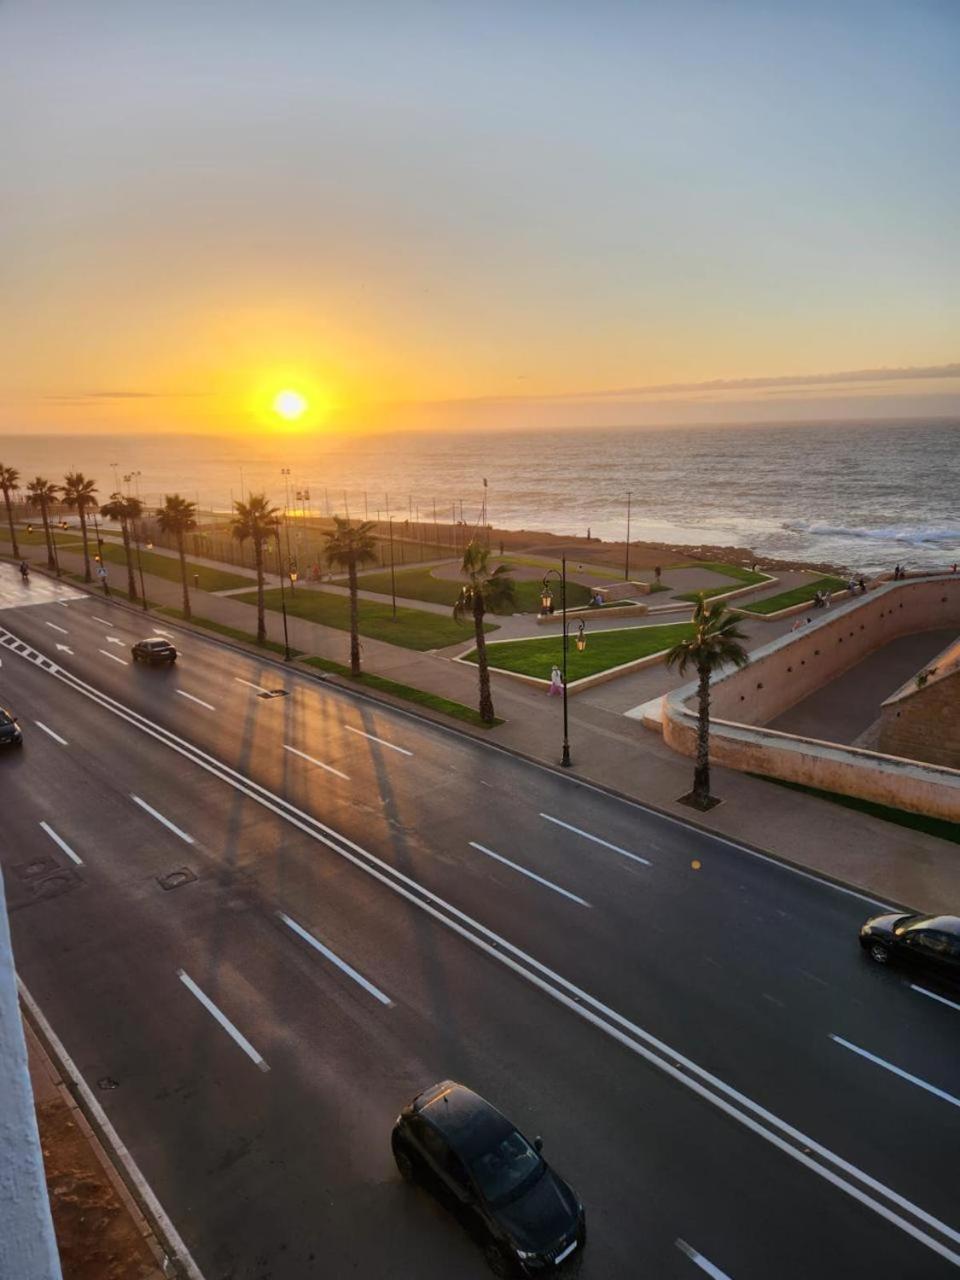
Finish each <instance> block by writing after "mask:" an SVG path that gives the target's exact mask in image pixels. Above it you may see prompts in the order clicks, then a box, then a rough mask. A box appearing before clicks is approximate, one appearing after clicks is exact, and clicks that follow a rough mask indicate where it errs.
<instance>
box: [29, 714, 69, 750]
mask: <svg viewBox="0 0 960 1280" xmlns="http://www.w3.org/2000/svg"><path fill="white" fill-rule="evenodd" d="M33 723H34V724H35V725H36V726H37V728H38V729H42V730H43V732H44V733H49V735H50V737H51V738H53V740H54V742H59V743H60V745H61V747H69V745H70V743H69V742H68V741H67V740H66V738H61V737H60V735H59V733H54V732H53V730H52V729H51V728H50V727H49V726H48V725H45V724H44V723H43V721H42V720H34V722H33Z"/></svg>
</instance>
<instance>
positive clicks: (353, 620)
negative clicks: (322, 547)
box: [323, 516, 377, 676]
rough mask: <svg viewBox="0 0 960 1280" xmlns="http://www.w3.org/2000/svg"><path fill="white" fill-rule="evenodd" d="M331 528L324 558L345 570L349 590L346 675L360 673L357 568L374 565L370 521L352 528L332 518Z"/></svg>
mask: <svg viewBox="0 0 960 1280" xmlns="http://www.w3.org/2000/svg"><path fill="white" fill-rule="evenodd" d="M333 519H334V524H335V527H334V529H333V531H332V532H331V533H325V534H324V535H323V536H324V537H325V538H326V540H327V549H326V557H327V560H328V562H329V563H330V564H335V565H336V566H337V568H338V569H346V571H347V582H348V584H349V587H350V674H351V675H352V676H358V675H359V674H360V606H359V604H358V603H357V566H358V565H363V564H376V563H377V551H376V546H377V543H376V539H375V538H374V537H373V529H374V522H373V521H372V520H362V521H361V522H360V524H356V525H353V524H351V523H350V521H349V520H345V519H344V518H343V516H334V517H333Z"/></svg>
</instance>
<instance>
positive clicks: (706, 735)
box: [693, 667, 710, 807]
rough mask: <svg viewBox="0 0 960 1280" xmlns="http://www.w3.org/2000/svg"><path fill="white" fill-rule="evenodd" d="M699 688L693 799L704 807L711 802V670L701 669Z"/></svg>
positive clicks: (707, 668)
mask: <svg viewBox="0 0 960 1280" xmlns="http://www.w3.org/2000/svg"><path fill="white" fill-rule="evenodd" d="M699 676H700V680H699V683H698V686H697V762H696V765H695V766H694V770H693V798H694V801H695V803H696V804H698V805H703V806H704V807H705V806H706V805H707V803H708V802H709V800H710V669H709V667H700V669H699Z"/></svg>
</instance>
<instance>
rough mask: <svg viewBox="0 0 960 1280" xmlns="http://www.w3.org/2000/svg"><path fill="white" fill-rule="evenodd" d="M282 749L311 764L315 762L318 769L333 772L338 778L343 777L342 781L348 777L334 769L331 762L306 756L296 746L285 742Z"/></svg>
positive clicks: (345, 780) (347, 779)
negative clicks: (326, 762) (327, 762)
mask: <svg viewBox="0 0 960 1280" xmlns="http://www.w3.org/2000/svg"><path fill="white" fill-rule="evenodd" d="M283 749H284V751H290V752H292V753H293V755H295V756H300V757H301V759H303V760H309V761H310V763H311V764H315V765H316V766H317V767H318V768H319V769H326V771H327V773H335V774H336V775H337V777H338V778H343V780H344V782H349V781H350V779H349V777H348V776H347V774H345V773H341V772H340V770H339V769H335V768H334V767H333V765H332V764H324V763H323V761H322V760H316V759H314V757H313V756H308V755H307V753H306V752H305V751H298V750H297V748H296V747H291V746H289V745H288V744H287V743H286V742H285V743H284V744H283Z"/></svg>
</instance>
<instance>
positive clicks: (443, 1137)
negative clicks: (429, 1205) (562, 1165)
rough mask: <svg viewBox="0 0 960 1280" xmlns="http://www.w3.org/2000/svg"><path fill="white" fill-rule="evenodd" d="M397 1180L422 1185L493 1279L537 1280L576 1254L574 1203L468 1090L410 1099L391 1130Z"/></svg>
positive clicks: (532, 1150)
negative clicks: (458, 1221)
mask: <svg viewBox="0 0 960 1280" xmlns="http://www.w3.org/2000/svg"><path fill="white" fill-rule="evenodd" d="M392 1145H393V1155H394V1159H395V1160H396V1162H397V1168H398V1169H399V1170H400V1173H401V1175H402V1177H404V1178H405V1179H406V1180H407V1181H408V1182H413V1181H417V1180H419V1181H422V1182H424V1183H425V1184H426V1185H428V1186H429V1187H430V1189H431V1190H432V1191H434V1192H435V1193H436V1194H437V1195H438V1197H439V1198H440V1199H441V1200H443V1201H445V1202H446V1204H447V1205H448V1206H449V1207H451V1208H452V1209H453V1210H454V1212H455V1213H456V1214H457V1215H458V1216H459V1217H461V1218H462V1219H464V1220H465V1221H466V1225H467V1226H468V1228H470V1229H471V1231H472V1232H474V1233H475V1234H478V1235H479V1236H480V1237H481V1238H482V1240H483V1243H484V1247H485V1253H486V1259H487V1262H488V1263H489V1265H490V1268H491V1270H492V1271H493V1272H494V1273H495V1274H496V1275H498V1276H509V1275H517V1274H519V1275H541V1274H543V1273H545V1272H550V1271H554V1270H556V1268H558V1267H559V1266H560V1264H561V1263H562V1262H563V1261H564V1259H565V1258H568V1257H570V1255H571V1254H573V1253H575V1252H576V1251H577V1249H581V1248H582V1247H583V1245H584V1243H585V1241H586V1236H587V1226H586V1220H585V1218H584V1213H583V1206H582V1205H581V1204H580V1202H579V1200H578V1199H577V1197H576V1195H575V1194H574V1193H573V1191H572V1190H571V1189H570V1187H568V1186H567V1184H566V1183H565V1182H564V1181H563V1179H562V1178H561V1177H559V1176H558V1175H557V1174H556V1173H554V1171H553V1170H552V1169H551V1168H550V1166H549V1165H548V1164H547V1162H546V1161H545V1160H544V1159H543V1157H542V1156H541V1155H540V1149H541V1146H542V1143H541V1141H540V1139H539V1138H535V1139H534V1141H533V1142H532V1143H530V1142H528V1141H527V1139H526V1138H525V1137H524V1136H523V1134H522V1133H520V1132H519V1131H518V1130H517V1129H515V1128H514V1126H513V1125H512V1124H511V1123H510V1121H509V1120H507V1119H506V1117H505V1116H503V1115H501V1114H500V1112H499V1111H498V1110H497V1109H496V1107H493V1106H491V1105H490V1103H489V1102H485V1101H484V1099H483V1098H481V1097H479V1096H478V1095H477V1094H475V1093H474V1092H473V1091H472V1090H470V1089H467V1088H465V1087H464V1086H463V1085H462V1084H455V1083H454V1082H453V1081H452V1080H444V1081H442V1082H441V1083H440V1084H435V1085H433V1086H432V1088H430V1089H425V1090H424V1091H423V1093H420V1094H418V1095H417V1097H416V1098H414V1100H413V1102H412V1103H411V1104H410V1105H409V1106H408V1107H404V1109H403V1111H401V1113H400V1115H399V1116H398V1117H397V1121H396V1124H395V1125H394V1126H393V1135H392Z"/></svg>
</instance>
